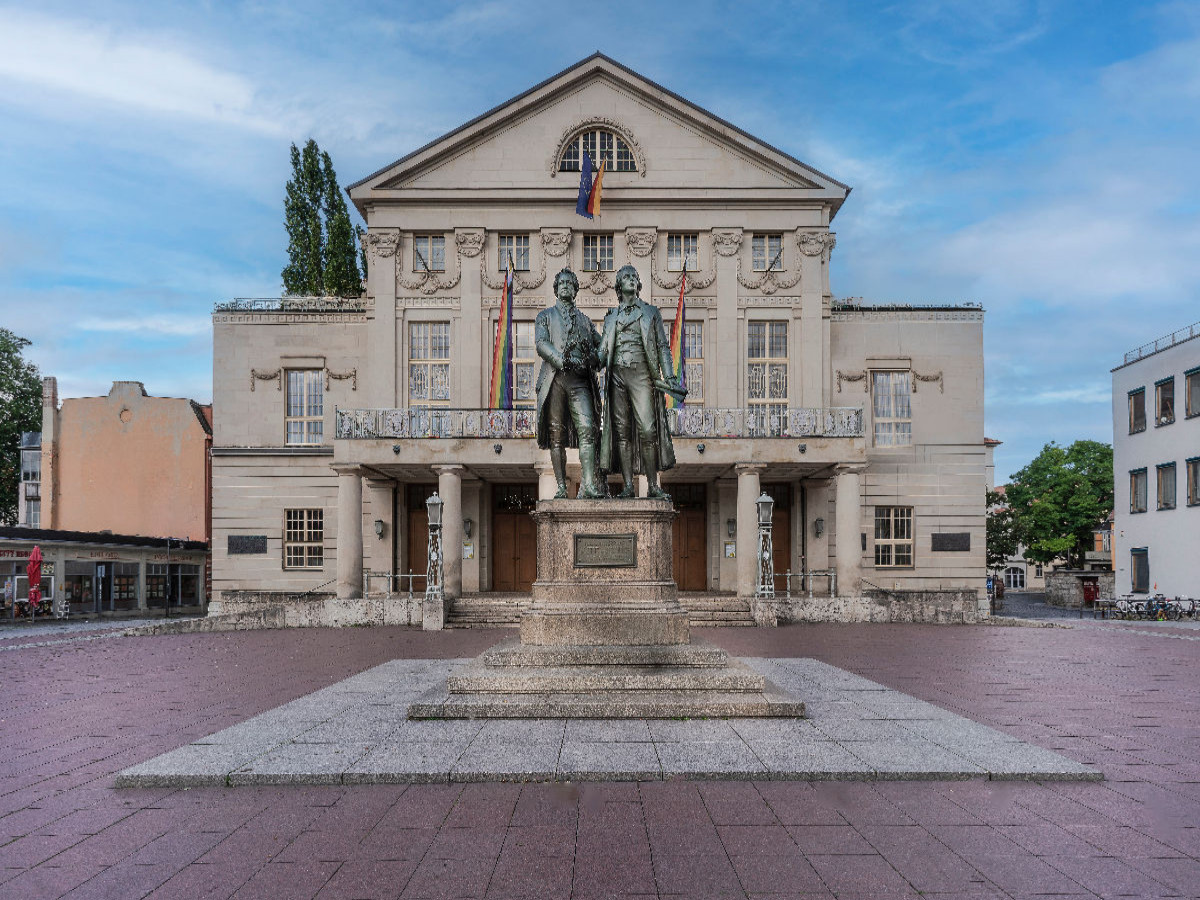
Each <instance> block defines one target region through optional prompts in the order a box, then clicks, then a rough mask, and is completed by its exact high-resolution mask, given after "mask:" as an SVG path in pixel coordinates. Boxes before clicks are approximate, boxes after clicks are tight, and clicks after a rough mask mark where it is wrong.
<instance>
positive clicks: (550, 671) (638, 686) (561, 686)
mask: <svg viewBox="0 0 1200 900" xmlns="http://www.w3.org/2000/svg"><path fill="white" fill-rule="evenodd" d="M765 681H766V680H765V679H764V678H763V676H762V675H761V674H760V673H759V672H756V671H754V670H753V669H751V668H750V667H749V666H747V665H745V664H744V663H739V662H737V661H731V663H730V664H729V665H728V666H723V667H719V668H718V667H708V668H705V667H699V666H620V665H618V666H562V667H550V666H543V667H536V666H482V665H471V666H468V667H467V668H466V669H464V670H461V671H459V672H456V673H455V674H453V675H451V676H450V677H449V678H448V679H447V685H448V687H449V688H450V692H451V693H452V694H591V693H594V692H597V691H722V692H748V691H755V692H759V691H762V690H763V687H764V685H765Z"/></svg>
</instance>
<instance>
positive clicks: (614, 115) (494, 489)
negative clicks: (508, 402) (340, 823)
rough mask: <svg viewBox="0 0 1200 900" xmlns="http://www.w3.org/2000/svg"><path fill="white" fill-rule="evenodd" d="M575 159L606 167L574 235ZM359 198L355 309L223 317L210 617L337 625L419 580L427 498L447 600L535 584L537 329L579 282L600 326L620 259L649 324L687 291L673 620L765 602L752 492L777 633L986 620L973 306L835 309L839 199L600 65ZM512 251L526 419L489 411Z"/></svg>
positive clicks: (843, 191)
mask: <svg viewBox="0 0 1200 900" xmlns="http://www.w3.org/2000/svg"><path fill="white" fill-rule="evenodd" d="M585 149H586V150H587V151H588V152H589V153H590V154H591V155H592V156H593V157H594V158H596V160H597V161H599V160H600V159H604V160H605V161H606V173H605V176H604V187H603V199H602V204H601V212H600V214H599V215H598V216H597V217H596V218H595V219H594V220H590V221H589V220H587V219H585V218H583V217H580V216H579V215H577V214H576V212H575V204H576V196H577V191H578V185H579V168H580V158H581V154H582V151H583V150H585ZM348 191H349V194H350V197H351V199H352V201H353V202H354V204H355V205H356V207H357V208H358V210H359V211H360V212H361V213H362V215H363V217H364V218H365V220H366V222H367V225H368V231H367V234H366V236H365V238H364V246H365V249H366V252H367V255H368V262H369V275H368V279H367V284H366V293H365V294H364V296H362V297H360V298H355V299H350V300H335V299H328V298H306V299H282V300H262V301H232V302H228V303H222V304H219V305H218V307H217V309H216V311H215V313H214V316H213V328H214V351H215V354H214V356H215V361H214V405H215V436H214V447H213V470H214V472H213V482H214V488H213V529H214V542H213V546H214V551H213V564H214V579H213V590H214V599H215V600H216V603H215V604H214V608H215V609H220V608H221V604H222V602H224V608H225V609H226V610H231V609H233V608H235V606H236V607H237V608H240V609H245V608H247V607H248V606H252V605H253V604H255V603H267V602H273V601H274V602H285V601H288V600H289V599H291V600H295V599H296V598H298V597H300V596H302V595H303V596H307V597H311V596H314V595H317V594H320V593H322V592H333V591H336V594H337V596H338V597H339V598H340V600H341V601H342V606H341V609H342V610H343V611H345V610H347V609H352V608H353V603H354V602H355V601H357V600H359V598H362V597H363V596H364V593H366V594H371V593H372V585H375V584H377V583H382V582H380V581H379V580H378V579H377V578H373V577H372V576H377V575H396V574H400V575H404V574H407V573H409V572H412V573H414V574H416V575H420V574H423V573H424V571H425V566H426V556H425V553H426V518H425V517H426V511H425V500H426V499H427V497H428V496H429V495H430V494H431V493H432V492H434V491H435V490H436V491H437V492H438V493H439V496H440V497H441V499H442V500H443V501H444V503H445V507H444V513H443V517H444V521H445V528H444V540H445V545H446V546H447V547H449V548H453V550H452V551H451V552H449V553H448V554H447V558H446V587H447V591H448V593H449V594H450V595H451V597H453V598H462V597H464V596H467V595H476V594H502V593H503V594H510V593H515V594H518V595H519V594H521V593H522V592H526V591H528V590H529V587H530V585H531V583H532V581H533V580H534V578H535V577H536V573H537V560H536V557H535V553H534V542H533V537H534V531H533V523H532V521H531V519H530V517H529V515H528V512H529V510H530V509H531V508H532V507H533V505H534V504H535V503H536V501H537V500H538V499H539V498H544V497H549V496H552V495H553V493H554V489H555V485H554V478H553V474H552V472H551V468H550V463H549V454H548V451H544V450H539V449H538V447H537V444H536V440H535V438H534V435H535V415H534V409H533V406H534V402H535V399H534V389H533V386H534V383H535V380H536V376H537V370H538V367H539V366H540V364H541V361H540V360H539V359H538V358H537V356H536V352H535V350H534V347H533V321H534V317H535V315H536V314H537V312H538V311H539V310H541V309H543V308H545V307H547V306H549V305H551V304H552V303H553V302H554V298H553V294H552V284H553V280H554V275H555V273H556V272H558V271H559V270H560V269H562V268H563V267H568V266H569V267H570V268H571V269H572V270H573V271H574V272H575V273H576V274H577V275H578V277H579V280H580V283H581V289H580V292H579V296H578V298H577V302H578V305H579V306H580V308H581V309H582V310H584V311H585V312H586V313H587V314H588V315H589V317H591V318H592V319H593V320H594V321H596V322H597V323H599V322H600V321H601V320H602V319H603V316H604V314H605V312H606V311H607V310H608V309H609V308H611V307H612V306H613V305H614V304H615V302H616V301H615V296H616V295H615V290H614V288H615V285H614V281H613V276H614V274H615V271H616V270H617V269H619V268H620V267H621V266H622V265H624V264H626V263H629V264H632V265H633V266H635V267H636V268H637V270H638V272H639V274H640V277H641V280H642V283H643V290H642V296H643V299H645V300H646V301H647V302H652V303H654V304H656V305H658V306H659V307H660V308H661V309H662V312H663V316H664V318H665V319H666V320H667V323H668V325H667V327H668V330H669V329H670V323H671V321H673V319H674V317H675V310H676V301H677V297H678V293H679V286H680V280H681V277H682V275H683V272H684V270H685V269H686V271H687V276H688V278H687V294H686V308H687V312H686V335H685V336H686V342H685V356H686V373H687V382H688V386H689V388H690V391H691V393H690V394H689V396H688V398H687V403H686V405H685V406H684V407H683V408H682V409H680V410H677V411H671V413H670V422H671V427H672V430H673V434H674V442H675V452H676V456H677V458H678V464H677V465H676V467H675V468H674V469H671V470H670V471H667V472H665V473H663V482H664V486H665V487H666V489H667V490H668V491H670V492H671V493H672V495H673V498H674V502H675V505H676V507H677V510H678V516H677V519H676V523H675V534H674V537H675V541H674V547H675V576H676V581H677V583H678V584H679V587H680V589H681V590H682V591H684V592H685V593H684V602H685V604H686V602H687V596H688V592H693V593H696V594H701V593H709V594H712V593H724V594H728V595H736V596H740V597H742V598H749V597H750V596H751V595H752V594H753V593H754V586H755V575H756V547H757V543H756V542H757V534H756V531H757V529H756V519H755V506H754V501H755V500H756V499H757V498H758V497H759V495H760V494H761V493H762V492H763V491H766V492H768V493H769V494H770V495H771V496H773V498H774V499H775V513H774V516H775V518H774V523H773V533H774V553H775V560H774V562H775V572H776V575H777V582H776V583H777V590H778V593H779V598H778V599H777V602H776V607H777V612H778V613H779V614H780V615H781V616H783V617H785V618H786V617H788V616H789V615H791V616H800V617H805V616H816V617H832V618H838V617H845V616H847V615H851V614H853V615H857V616H859V617H863V616H864V615H865V616H868V617H872V618H877V617H887V615H890V614H886V613H879V612H878V610H882V609H885V607H886V606H887V605H889V604H890V606H891V607H892V608H893V609H894V608H897V607H896V603H900V602H901V601H903V600H904V599H905V598H908V599H910V600H912V602H913V603H917V602H921V603H925V604H926V605H927V606H928V604H929V603H930V602H933V601H930V599H929V598H930V596H932V595H934V594H938V593H939V592H948V594H947V596H948V595H950V594H953V595H954V596H955V597H956V598H957V599H955V600H954V602H955V603H958V604H959V605H960V606H962V604H966V606H968V607H970V613H969V614H970V615H971V616H973V615H974V614H975V612H974V611H975V609H976V608H977V607H976V597H978V598H980V603H984V602H985V597H984V593H985V592H984V582H985V571H984V568H985V566H984V558H985V557H984V540H985V520H984V494H985V484H986V473H985V468H986V455H985V448H984V441H983V346H982V339H983V333H982V332H983V310H982V309H981V308H979V307H978V306H974V305H969V304H967V305H942V306H928V307H920V306H870V305H867V304H863V303H858V302H854V303H850V302H837V301H835V300H834V298H833V295H832V293H831V289H830V284H829V259H830V254H831V253H832V251H833V249H834V246H835V237H834V232H833V231H832V229H831V226H832V223H833V220H834V218H835V217H836V215H837V214H838V211H839V210H840V209H841V207H842V204H843V203H844V202H846V199H847V197H848V195H849V193H850V188H848V187H847V186H846V185H843V184H841V183H840V182H838V181H836V180H835V179H833V178H831V177H829V176H827V175H825V174H823V173H821V172H819V171H817V170H815V169H813V168H812V167H810V166H808V165H805V164H804V163H802V162H800V161H799V160H797V159H794V158H793V157H791V156H790V155H788V154H787V153H786V152H784V151H782V150H779V149H777V148H774V147H771V146H769V145H768V144H766V143H764V142H763V141H761V140H758V139H757V138H755V137H753V136H752V135H749V134H747V133H745V132H743V131H741V130H740V129H738V128H737V127H736V126H734V125H731V124H730V123H728V122H725V121H723V120H721V119H719V118H717V117H716V116H714V115H712V114H711V113H709V112H706V111H705V110H703V109H701V108H699V107H697V106H695V105H694V104H692V103H690V102H688V101H687V100H685V99H684V98H682V97H680V96H678V95H676V94H673V93H672V92H670V91H669V90H667V89H665V88H663V87H661V86H659V85H657V84H654V83H653V82H650V81H648V80H647V79H645V78H643V77H641V76H640V75H638V74H637V73H636V72H633V71H631V70H630V69H627V68H625V67H624V66H622V65H620V64H618V63H616V62H614V61H613V60H611V59H609V58H607V57H605V56H602V55H599V54H597V55H595V56H592V57H590V58H588V59H586V60H583V61H582V62H580V63H578V64H577V65H575V66H572V67H571V68H569V69H567V70H565V71H563V72H561V73H560V74H558V75H555V76H554V77H552V78H550V79H549V80H547V81H545V82H542V83H541V84H538V85H536V86H535V87H533V88H531V89H530V90H528V91H526V92H525V93H523V94H521V95H520V96H518V97H516V98H514V99H512V100H510V101H508V102H507V103H504V104H502V105H501V106H499V107H497V108H495V109H493V110H490V111H489V112H486V113H484V114H483V115H481V116H479V117H478V118H476V119H474V120H472V121H470V122H468V123H466V124H465V125H463V126H461V127H460V128H457V129H455V130H454V131H452V132H450V133H449V134H447V135H444V136H443V137H441V138H438V139H437V140H435V141H433V142H432V143H430V144H428V145H427V146H425V147H422V148H420V149H418V150H415V151H413V152H412V153H409V154H408V155H407V156H404V157H403V158H401V159H400V160H398V161H397V162H394V163H391V164H389V165H387V166H385V167H384V168H382V169H380V170H379V171H377V172H375V173H374V174H372V175H369V176H368V177H366V178H364V179H362V180H361V181H359V182H357V183H355V184H353V185H351V186H350V187H349V189H348ZM510 254H511V255H512V257H513V259H514V262H515V265H516V268H517V270H518V272H517V279H516V283H517V291H516V298H515V304H514V306H515V311H514V320H515V324H514V336H513V337H514V342H515V353H514V362H513V366H514V373H513V374H514V385H515V396H516V403H517V406H518V408H517V409H515V410H511V411H507V410H489V409H487V408H486V406H487V391H488V384H489V380H490V375H491V372H490V369H491V357H492V344H493V339H494V335H495V329H496V328H497V327H498V326H497V322H498V307H499V300H500V292H501V288H502V285H503V269H504V265H505V262H506V261H507V259H508V256H509V255H510ZM574 465H575V471H576V476H577V472H578V462H577V459H576V461H575V463H574ZM364 572H366V573H367V581H366V583H365V590H364ZM789 572H790V573H792V577H791V578H790V579H789V578H787V577H786V573H789ZM421 586H422V585H421V582H420V581H419V580H418V582H417V588H418V590H420V589H421ZM789 589H790V593H791V595H792V597H791V598H790V599H789V598H788V594H789ZM876 590H878V591H879V593H878V594H877V595H876V599H877V600H878V601H879V602H878V603H875V605H874V606H872V603H873V602H874V601H865V600H863V598H864V596H865V595H869V594H871V593H872V591H876ZM810 592H811V595H812V597H811V599H810V598H809V594H810ZM918 597H919V598H920V599H919V600H918V599H914V598H918ZM845 598H851V599H854V600H856V601H862V602H863V603H866V605H867V607H870V609H875V610H876V612H871V611H870V609H868V611H867V612H866V613H864V612H863V608H862V607H860V608H858V611H857V612H855V613H848V612H846V610H847V609H848V607H847V606H846V605H845V603H843V602H842V600H844V599H845ZM964 598H965V599H964ZM369 599H370V598H369V597H368V600H369ZM835 599H836V600H837V602H835ZM891 601H895V602H894V603H893V602H891ZM239 604H240V605H239ZM789 604H790V606H789ZM934 605H935V606H936V605H937V604H936V603H934ZM363 608H365V609H368V610H371V609H374V610H376V612H375V613H370V612H368V617H369V616H370V615H378V606H377V605H376V606H371V605H370V603H369V602H368V603H366V605H365V606H364V607H363ZM923 608H924V607H923ZM960 611H961V609H960ZM347 615H349V616H350V617H351V618H353V615H354V614H353V613H348V614H347ZM383 615H384V618H388V617H389V614H388V613H387V612H386V611H385V612H384V614H383ZM925 615H928V612H926V614H925ZM389 620H395V619H394V617H393V618H391V619H389Z"/></svg>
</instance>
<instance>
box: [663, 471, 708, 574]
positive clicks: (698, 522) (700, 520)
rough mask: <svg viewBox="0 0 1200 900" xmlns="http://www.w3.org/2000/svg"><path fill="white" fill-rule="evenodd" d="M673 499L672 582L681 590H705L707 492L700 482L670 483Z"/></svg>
mask: <svg viewBox="0 0 1200 900" xmlns="http://www.w3.org/2000/svg"><path fill="white" fill-rule="evenodd" d="M667 490H668V491H669V492H670V494H671V499H672V500H673V501H674V502H675V521H674V522H673V523H672V525H671V544H672V550H673V557H674V558H673V568H674V574H675V584H676V586H677V587H678V588H679V590H681V591H704V590H707V589H708V527H707V522H708V513H707V509H708V491H707V490H706V486H705V485H703V484H672V485H670V486H669V487H668V489H667Z"/></svg>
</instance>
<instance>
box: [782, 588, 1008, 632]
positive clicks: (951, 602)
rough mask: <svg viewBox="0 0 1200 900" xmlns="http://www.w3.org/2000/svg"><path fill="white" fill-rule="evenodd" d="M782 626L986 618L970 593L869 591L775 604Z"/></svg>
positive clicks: (956, 621) (950, 622)
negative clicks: (813, 623) (849, 595)
mask: <svg viewBox="0 0 1200 900" xmlns="http://www.w3.org/2000/svg"><path fill="white" fill-rule="evenodd" d="M774 606H775V612H776V616H777V617H778V619H779V622H780V623H781V624H784V623H790V622H920V623H926V624H938V625H964V624H972V623H975V622H978V621H980V620H981V619H983V618H985V617H986V614H984V615H981V614H980V611H979V596H978V594H977V593H976V592H975V591H970V590H950V591H937V590H914V591H903V590H901V591H889V592H887V593H883V592H874V591H872V592H870V593H868V594H867V595H865V596H862V597H813V598H811V599H809V598H807V597H800V598H792V599H791V600H777V601H775V604H774Z"/></svg>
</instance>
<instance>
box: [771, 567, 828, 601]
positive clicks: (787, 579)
mask: <svg viewBox="0 0 1200 900" xmlns="http://www.w3.org/2000/svg"><path fill="white" fill-rule="evenodd" d="M775 577H776V578H782V579H783V596H784V597H786V598H787V599H788V600H791V599H792V579H793V578H798V579H800V589H799V591H797V593H805V592H806V591H807V593H808V597H809V599H810V600H811V599H812V597H813V582H812V580H813V578H828V579H829V596H830V597H836V596H837V572H835V571H833V570H829V571H825V572H809V571H805V572H793V571H792V570H791V569H788V570H787V571H786V572H784V573H783V574H776V575H775ZM775 594H776V596H779V592H778V591H776V592H775Z"/></svg>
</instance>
